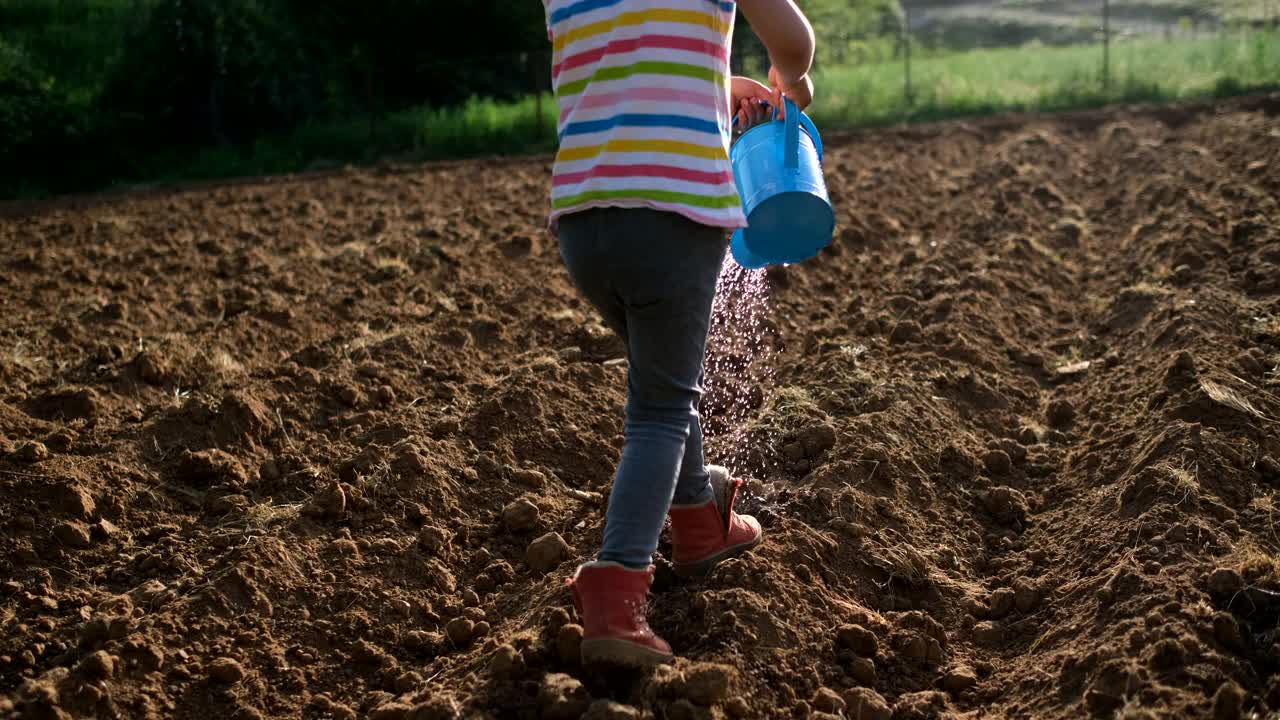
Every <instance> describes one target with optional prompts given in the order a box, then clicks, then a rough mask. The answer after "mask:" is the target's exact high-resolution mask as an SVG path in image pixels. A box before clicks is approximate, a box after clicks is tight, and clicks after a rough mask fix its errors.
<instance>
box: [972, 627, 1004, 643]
mask: <svg viewBox="0 0 1280 720" xmlns="http://www.w3.org/2000/svg"><path fill="white" fill-rule="evenodd" d="M973 641H974V642H976V643H978V644H979V645H987V646H991V645H999V644H1000V643H1001V642H1004V629H1003V628H1001V627H1000V625H999V623H994V622H980V623H978V624H977V625H974V626H973Z"/></svg>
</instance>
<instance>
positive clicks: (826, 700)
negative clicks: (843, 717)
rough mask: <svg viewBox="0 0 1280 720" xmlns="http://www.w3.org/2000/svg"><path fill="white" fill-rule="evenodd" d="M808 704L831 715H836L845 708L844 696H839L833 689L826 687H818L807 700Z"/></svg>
mask: <svg viewBox="0 0 1280 720" xmlns="http://www.w3.org/2000/svg"><path fill="white" fill-rule="evenodd" d="M809 704H810V705H811V706H813V708H814V709H816V710H818V711H820V712H825V713H831V714H833V715H838V714H840V713H842V712H844V709H845V702H844V698H842V697H840V695H839V693H837V692H836V691H835V690H832V689H831V688H827V687H820V688H818V690H817V691H816V692H814V694H813V697H812V698H811V699H810V700H809Z"/></svg>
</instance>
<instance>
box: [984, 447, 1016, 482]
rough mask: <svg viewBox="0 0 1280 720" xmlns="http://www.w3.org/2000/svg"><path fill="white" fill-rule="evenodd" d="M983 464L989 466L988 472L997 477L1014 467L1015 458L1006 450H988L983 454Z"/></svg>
mask: <svg viewBox="0 0 1280 720" xmlns="http://www.w3.org/2000/svg"><path fill="white" fill-rule="evenodd" d="M982 464H983V466H985V467H986V468H987V472H989V473H991V474H992V475H994V476H997V477H998V476H1000V475H1004V474H1006V473H1008V472H1009V471H1010V470H1012V469H1013V460H1012V458H1010V457H1009V453H1007V452H1005V451H1004V450H988V451H987V454H986V455H983V456H982Z"/></svg>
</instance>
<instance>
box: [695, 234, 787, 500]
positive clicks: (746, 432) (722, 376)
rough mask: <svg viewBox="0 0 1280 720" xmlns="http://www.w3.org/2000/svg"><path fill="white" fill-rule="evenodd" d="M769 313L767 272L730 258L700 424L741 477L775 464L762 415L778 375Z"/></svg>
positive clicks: (714, 321) (717, 455)
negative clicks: (745, 266) (745, 265)
mask: <svg viewBox="0 0 1280 720" xmlns="http://www.w3.org/2000/svg"><path fill="white" fill-rule="evenodd" d="M771 315H772V307H771V305H770V302H769V281H768V277H767V275H766V271H765V270H764V269H759V270H748V269H746V268H743V267H742V266H740V265H738V264H737V263H736V262H734V261H733V259H732V258H729V257H726V258H725V262H724V265H723V266H722V267H721V268H720V277H719V279H718V281H717V285H716V296H715V300H714V301H713V303H712V308H711V330H710V333H709V335H708V337H707V354H706V362H705V372H704V385H705V387H704V393H703V399H702V427H703V434H704V436H705V437H706V438H707V447H708V454H709V455H712V456H714V459H715V460H717V461H718V462H720V463H721V464H723V465H724V466H725V467H727V468H729V470H730V471H731V472H733V473H734V475H736V476H739V477H744V476H749V475H757V476H764V474H765V473H766V471H767V470H769V469H770V466H771V465H772V464H776V461H775V460H773V459H772V458H773V453H772V452H771V448H772V447H773V446H774V445H775V443H774V438H773V435H774V430H773V428H772V427H771V426H770V425H769V424H768V422H767V421H766V420H765V419H762V418H760V417H759V416H758V414H759V412H760V411H761V410H762V408H764V407H766V406H767V400H768V399H769V396H770V395H771V394H772V392H773V386H774V384H775V379H776V378H775V373H776V370H777V338H776V337H775V335H774V333H773V331H772V329H771V324H770V322H769V320H770V318H771Z"/></svg>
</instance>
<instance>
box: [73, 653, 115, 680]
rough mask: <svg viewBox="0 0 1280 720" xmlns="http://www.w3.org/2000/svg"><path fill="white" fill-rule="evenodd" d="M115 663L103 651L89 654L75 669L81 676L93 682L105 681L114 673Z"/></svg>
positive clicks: (113, 659)
mask: <svg viewBox="0 0 1280 720" xmlns="http://www.w3.org/2000/svg"><path fill="white" fill-rule="evenodd" d="M115 668H116V661H115V658H113V657H111V655H110V654H109V653H107V652H106V651H105V650H98V651H96V652H92V653H89V654H88V655H86V656H85V657H84V659H83V660H81V661H80V665H79V666H78V667H77V668H76V669H77V670H78V671H79V672H80V674H81V675H84V676H85V677H87V678H90V679H93V680H105V679H107V678H109V677H111V676H112V675H113V674H114V673H115Z"/></svg>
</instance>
